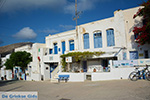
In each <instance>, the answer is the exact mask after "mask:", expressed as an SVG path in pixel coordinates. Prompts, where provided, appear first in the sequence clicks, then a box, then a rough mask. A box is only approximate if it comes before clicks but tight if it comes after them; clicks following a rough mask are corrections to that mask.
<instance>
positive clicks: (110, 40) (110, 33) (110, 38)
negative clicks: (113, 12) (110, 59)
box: [106, 29, 115, 47]
mask: <svg viewBox="0 0 150 100" xmlns="http://www.w3.org/2000/svg"><path fill="white" fill-rule="evenodd" d="M106 33H107V46H108V47H110V46H115V39H114V30H113V29H108V30H106Z"/></svg>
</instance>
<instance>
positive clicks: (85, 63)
mask: <svg viewBox="0 0 150 100" xmlns="http://www.w3.org/2000/svg"><path fill="white" fill-rule="evenodd" d="M82 65H83V72H87V61H83V62H82Z"/></svg>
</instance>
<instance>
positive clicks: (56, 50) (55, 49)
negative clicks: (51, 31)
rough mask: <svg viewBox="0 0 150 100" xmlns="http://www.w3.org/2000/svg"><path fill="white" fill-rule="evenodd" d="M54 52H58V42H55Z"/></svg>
mask: <svg viewBox="0 0 150 100" xmlns="http://www.w3.org/2000/svg"><path fill="white" fill-rule="evenodd" d="M54 54H58V46H57V43H54Z"/></svg>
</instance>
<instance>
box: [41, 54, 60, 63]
mask: <svg viewBox="0 0 150 100" xmlns="http://www.w3.org/2000/svg"><path fill="white" fill-rule="evenodd" d="M43 61H44V62H45V63H54V62H60V55H59V54H49V55H45V56H43Z"/></svg>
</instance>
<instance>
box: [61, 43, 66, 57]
mask: <svg viewBox="0 0 150 100" xmlns="http://www.w3.org/2000/svg"><path fill="white" fill-rule="evenodd" d="M61 44H62V54H64V53H65V51H66V47H65V41H63V42H62V43H61Z"/></svg>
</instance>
